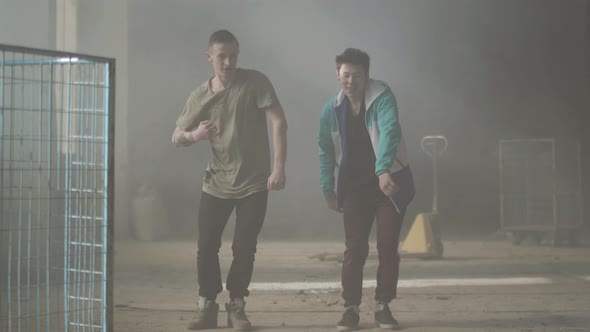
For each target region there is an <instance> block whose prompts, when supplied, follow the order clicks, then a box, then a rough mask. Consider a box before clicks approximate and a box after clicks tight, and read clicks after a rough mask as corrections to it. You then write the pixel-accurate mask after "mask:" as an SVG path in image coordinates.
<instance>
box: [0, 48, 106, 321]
mask: <svg viewBox="0 0 590 332" xmlns="http://www.w3.org/2000/svg"><path fill="white" fill-rule="evenodd" d="M113 82H114V60H111V59H103V58H97V57H88V56H82V55H77V54H66V53H59V52H50V51H43V50H34V49H27V48H20V47H11V46H3V45H0V111H1V112H0V158H1V159H0V161H1V163H0V168H1V172H0V188H1V190H2V191H1V193H0V250H1V255H0V264H1V265H0V330H1V331H9V332H12V331H19V332H20V331H110V330H111V327H112V322H111V317H112V295H111V293H112V291H111V284H112V278H111V276H112V269H111V266H112V261H111V250H110V247H111V240H112V199H113V197H112V196H113V187H112V178H113V169H112V163H113V143H114V140H113V132H114V129H113V121H112V116H113V115H112V112H113V104H114V102H113V99H114V98H113V97H114V95H113V93H112V91H113V89H114V84H113Z"/></svg>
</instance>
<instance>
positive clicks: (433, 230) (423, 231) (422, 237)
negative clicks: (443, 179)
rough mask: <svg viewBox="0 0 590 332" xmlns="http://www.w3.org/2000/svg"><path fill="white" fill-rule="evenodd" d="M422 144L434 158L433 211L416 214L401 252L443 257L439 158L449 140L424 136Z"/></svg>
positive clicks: (403, 254) (405, 254)
mask: <svg viewBox="0 0 590 332" xmlns="http://www.w3.org/2000/svg"><path fill="white" fill-rule="evenodd" d="M420 146H421V148H422V150H423V151H424V152H425V153H426V154H427V155H429V156H430V157H431V158H432V180H433V195H432V211H431V212H425V213H419V214H418V215H417V216H416V218H415V219H414V222H413V223H412V227H411V228H410V231H409V232H408V235H407V236H406V238H405V240H404V241H403V243H402V246H401V249H400V252H399V253H400V255H401V256H402V257H413V258H422V259H441V258H442V256H443V251H444V248H443V243H442V240H441V235H440V216H439V214H438V158H439V157H440V156H442V154H443V153H444V152H445V151H446V149H447V146H448V142H447V139H446V138H445V137H444V136H424V137H423V138H422V141H421V142H420Z"/></svg>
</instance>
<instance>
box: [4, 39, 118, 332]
mask: <svg viewBox="0 0 590 332" xmlns="http://www.w3.org/2000/svg"><path fill="white" fill-rule="evenodd" d="M7 53H12V54H13V55H14V54H17V53H19V56H20V55H21V54H22V55H23V56H22V59H20V60H18V61H14V58H13V61H7V59H6V58H5V54H7ZM25 55H27V56H29V57H27V58H26V59H25ZM41 56H43V57H47V58H46V59H41V58H40V57H41ZM21 60H22V61H21ZM63 65H67V66H68V69H69V71H68V75H69V77H68V78H67V82H68V83H67V89H69V91H68V93H67V95H68V100H67V102H68V103H69V105H68V107H67V110H68V113H67V123H68V124H71V123H70V121H76V120H77V121H78V123H79V125H80V126H82V122H83V121H84V120H86V121H92V122H93V123H94V119H93V120H88V118H85V116H88V117H89V116H90V115H84V114H83V112H81V108H80V109H78V111H79V112H80V113H79V114H82V115H78V116H77V117H76V118H73V116H72V113H73V112H69V110H72V109H73V105H72V97H71V96H72V91H71V89H72V88H73V86H74V85H75V84H71V82H72V81H71V80H72V71H71V69H72V66H74V65H88V66H92V65H94V66H95V68H96V66H97V65H100V66H101V67H103V68H104V72H103V73H102V77H103V78H104V82H105V83H106V82H108V86H105V87H104V88H103V90H104V91H103V92H104V96H102V99H101V100H102V101H103V107H108V109H107V110H105V116H106V117H107V119H106V121H104V123H101V124H102V133H100V134H101V135H102V138H103V141H102V144H101V147H100V149H101V151H102V155H103V158H105V157H106V160H103V161H102V162H104V164H106V167H103V168H102V171H101V172H102V179H103V180H102V181H104V183H103V185H102V189H96V190H98V191H95V192H94V194H95V196H93V197H96V193H98V192H100V190H102V191H103V195H102V198H101V205H102V219H103V220H104V221H103V224H104V225H103V226H102V227H100V229H101V232H102V234H101V239H102V243H101V244H100V245H99V244H96V243H94V244H93V243H92V241H95V238H92V239H91V237H92V236H88V235H87V233H86V232H84V233H83V232H82V231H81V230H80V228H81V227H86V226H77V227H78V228H71V227H69V226H70V225H69V223H70V222H71V220H78V222H79V223H82V222H83V220H93V217H88V216H85V215H84V214H82V213H80V212H81V211H82V206H81V204H86V205H85V206H84V207H85V208H88V206H87V203H88V202H89V201H91V199H86V200H84V203H81V202H80V200H75V195H84V193H86V194H88V193H89V192H90V190H91V189H84V188H82V187H79V188H74V187H73V186H71V184H72V181H77V183H76V184H77V185H81V184H82V183H85V184H88V183H89V181H88V179H85V178H84V176H82V175H80V173H78V174H77V177H76V178H74V176H73V173H71V172H74V168H75V167H78V168H80V169H82V171H85V170H89V171H92V170H94V169H91V167H93V166H95V165H97V164H92V161H91V162H88V161H80V160H72V159H70V158H71V156H72V155H73V154H74V153H76V154H77V155H88V154H92V152H94V153H95V154H96V150H94V151H89V150H88V149H94V148H95V145H90V146H91V148H88V147H87V148H86V149H85V148H84V147H82V146H83V143H75V142H74V140H79V141H80V142H83V141H84V140H90V139H93V138H95V137H94V136H92V137H90V136H85V135H81V136H77V137H76V136H75V135H72V133H70V132H68V133H67V135H66V137H67V140H68V141H67V142H66V143H65V144H73V145H74V146H75V147H74V150H76V151H73V152H69V153H68V154H66V156H65V158H66V160H65V162H64V163H63V165H61V164H59V163H61V162H62V161H61V158H59V157H58V158H57V159H58V160H57V162H58V167H57V169H58V171H57V174H56V175H57V179H56V180H55V179H50V180H49V181H50V182H51V181H55V182H56V183H57V184H58V186H59V183H60V182H62V181H66V182H69V183H68V186H66V188H65V189H68V190H64V195H65V198H64V204H65V206H64V216H63V220H64V233H63V236H64V239H63V241H64V248H63V250H64V265H63V271H62V273H63V276H64V277H63V278H64V280H63V282H64V283H63V285H58V284H55V285H53V288H55V287H58V290H59V289H61V290H63V291H64V296H63V299H64V303H63V306H64V311H63V313H64V316H63V319H64V321H63V324H64V329H65V331H69V330H70V328H71V329H72V330H78V329H80V328H83V329H84V330H85V331H86V330H87V329H90V330H91V331H96V330H97V329H99V330H100V331H102V332H108V331H112V330H113V253H114V251H113V240H114V223H113V218H114V165H115V164H114V163H115V150H114V144H115V93H114V92H115V73H116V68H115V59H112V58H105V57H98V56H92V55H85V54H78V53H71V52H58V51H50V50H43V49H35V48H29V47H21V46H13V45H2V44H0V68H1V69H2V72H1V73H2V74H4V73H5V68H10V67H12V68H15V67H17V66H40V68H41V70H40V71H39V73H40V75H41V81H40V82H41V85H40V86H39V87H35V86H34V84H33V82H31V83H30V85H31V88H35V89H39V91H38V92H39V93H40V94H39V96H40V97H39V98H43V97H42V95H43V88H44V86H43V84H45V83H47V84H49V86H50V92H49V93H47V95H48V99H49V105H50V106H49V112H48V114H49V115H48V116H47V118H46V119H45V120H46V122H45V124H46V125H48V126H49V129H47V131H48V136H47V137H44V136H43V135H41V133H42V129H41V124H43V123H42V120H43V115H41V120H39V122H40V124H39V136H38V137H37V138H36V140H37V141H38V142H39V143H38V146H39V147H41V146H42V145H43V144H44V143H42V140H45V139H46V141H47V144H46V149H47V150H46V151H45V152H47V153H48V155H49V156H51V155H54V154H56V153H57V154H60V153H61V152H60V149H56V147H55V145H59V144H60V142H57V143H56V141H55V139H54V138H53V137H52V132H53V131H54V130H53V129H54V128H55V125H56V121H55V120H56V119H55V118H56V115H54V114H53V113H55V112H54V109H53V102H54V100H53V97H54V93H55V90H54V89H55V88H54V86H53V85H54V80H55V77H54V74H55V73H54V66H63ZM43 66H50V68H51V69H50V73H51V75H50V77H49V79H48V80H47V81H45V78H44V77H43ZM23 68H24V67H23ZM22 71H23V73H24V69H22ZM94 74H95V73H94V72H93V73H92V75H94ZM4 80H5V77H0V161H1V162H2V163H1V164H0V168H2V171H0V189H3V188H5V187H4V186H5V185H6V184H5V183H4V178H5V176H6V174H8V177H9V181H10V182H11V183H10V185H11V188H12V181H13V178H14V175H12V173H11V172H12V171H13V166H12V163H13V162H12V157H13V156H12V154H13V152H14V151H13V146H12V145H10V146H9V147H10V149H9V151H4V145H5V143H4V139H5V136H4V133H3V131H4V128H5V126H6V124H5V123H4V111H5V109H9V110H10V112H12V113H11V116H10V121H11V122H12V123H11V124H10V127H9V128H10V130H11V135H10V137H8V136H6V137H8V140H16V139H17V136H18V135H16V134H15V135H12V131H13V130H14V129H13V128H15V127H14V126H15V123H14V121H15V117H14V116H12V115H14V114H15V113H18V111H19V110H16V111H15V107H13V106H14V105H11V106H9V107H5V106H4V100H5V97H6V96H5V95H4V92H5V91H4V90H5V89H4V85H3V84H4ZM24 82H25V79H24V76H23V79H22V83H20V84H21V85H22V89H23V91H24V85H25V84H26V83H24ZM62 83H63V82H62ZM82 85H84V83H80V84H78V86H77V87H76V88H77V89H78V90H79V91H77V93H78V94H80V95H82V96H83V95H84V93H85V91H84V88H83V87H81V86H82ZM10 91H11V93H12V94H13V96H14V91H13V90H10ZM21 95H22V96H23V97H22V98H23V100H24V92H21ZM13 96H11V97H13ZM91 98H93V100H94V101H96V96H95V95H94V96H92V97H91ZM9 100H10V101H11V102H14V101H13V99H9ZM40 104H42V102H40ZM94 107H96V105H94ZM42 113H43V112H42V110H41V107H40V114H42ZM24 118H25V117H24V116H22V115H21V116H20V119H21V122H22V121H23V119H24ZM45 124H44V125H45ZM21 125H23V126H24V125H25V124H24V123H21ZM29 127H30V128H33V127H34V124H33V120H32V116H31V124H30V125H29ZM94 127H96V125H94ZM94 127H93V128H94ZM69 128H70V126H67V129H66V130H68V131H69ZM78 128H81V127H78ZM20 140H21V141H20V144H21V146H22V141H23V138H22V136H21V138H20ZM72 142H74V143H72ZM30 145H31V151H33V150H34V149H33V143H32V141H31V143H30ZM5 153H8V154H10V160H11V161H10V162H9V163H10V166H9V167H10V169H8V172H7V173H6V174H4V172H5V169H4V156H5ZM20 153H21V154H23V153H24V152H23V149H21V150H20ZM30 153H31V155H32V154H33V153H32V152H30ZM39 156H41V150H39ZM21 157H22V156H21ZM32 158H33V157H32V156H31V158H30V165H28V166H29V167H30V171H31V174H33V166H34V165H33V159H32ZM48 159H49V160H47V165H46V167H47V169H48V170H49V171H48V174H49V175H48V177H51V172H52V170H51V169H52V160H51V157H49V158H48ZM22 160H25V159H24V158H21V162H22ZM38 162H39V163H41V158H40V159H39V160H38ZM95 162H96V160H95ZM39 167H41V166H39ZM61 170H63V171H64V172H65V177H63V178H62V179H60V176H61V175H60V172H61ZM16 172H19V170H16ZM25 172H28V170H24V171H23V168H21V169H20V174H18V177H19V183H18V185H19V186H20V188H21V189H20V192H21V193H22V192H23V189H22V188H23V185H24V183H25V182H26V181H25V180H26V179H25V180H24V179H23V178H25V177H26V174H24V173H25ZM38 181H41V176H39V177H38ZM102 181H101V182H102ZM29 189H30V188H29ZM70 189H71V190H70ZM11 190H12V189H11ZM31 190H32V189H31ZM38 190H39V194H40V193H41V189H40V187H39V189H38ZM76 190H78V192H77V193H76V192H75V191H76ZM82 192H84V193H82ZM46 195H47V196H46V197H45V198H44V199H46V200H47V202H46V207H43V209H46V210H47V211H46V212H47V215H48V216H49V217H48V218H47V220H46V224H45V227H46V229H47V232H50V230H51V229H52V227H54V226H53V225H52V224H51V216H50V215H51V213H52V212H51V211H52V209H53V208H54V206H52V204H55V203H54V202H53V201H52V199H53V198H54V197H52V196H51V195H52V193H51V191H49V192H47V194H46ZM88 195H92V194H88ZM28 196H29V197H28V198H29V199H28V200H27V199H26V198H23V197H20V198H17V199H19V202H18V204H19V206H18V216H17V217H18V218H21V217H22V216H23V211H26V210H23V209H24V208H28V211H29V214H28V221H27V222H28V223H27V226H25V227H20V224H21V221H22V220H21V219H19V220H18V222H19V227H18V229H17V230H16V232H17V233H16V234H17V237H18V252H17V257H18V261H17V262H16V266H17V271H16V277H17V278H18V284H17V285H18V287H17V288H16V292H17V294H16V298H17V300H18V307H17V309H16V317H12V316H11V313H12V311H11V310H10V308H9V310H8V311H7V312H8V314H7V316H6V317H3V314H4V312H5V311H4V310H3V308H2V301H4V299H3V297H4V294H3V293H2V292H0V330H2V331H4V330H3V328H4V327H7V328H8V330H7V332H12V331H19V332H20V331H21V330H22V329H21V320H25V319H26V320H28V322H29V323H28V324H29V330H32V328H31V325H30V320H31V319H35V318H36V319H37V321H36V331H41V320H44V321H45V325H46V331H50V330H52V325H51V323H50V317H49V316H50V315H49V314H48V313H49V307H50V305H51V304H50V296H49V294H50V293H51V292H52V291H54V289H52V288H51V287H50V286H51V285H50V281H54V280H50V273H49V270H47V271H48V272H47V273H46V276H45V280H44V282H45V286H46V287H47V289H46V290H44V291H45V292H47V293H46V298H45V301H46V303H44V304H43V305H44V306H46V307H47V314H44V313H43V312H42V310H40V307H41V304H40V296H39V294H40V284H41V276H40V272H39V270H40V268H39V267H36V268H37V270H36V272H37V277H36V279H35V277H33V279H35V280H37V285H36V286H37V289H36V290H37V298H36V299H37V307H36V309H35V311H36V313H37V316H33V314H31V312H34V311H33V310H32V305H31V303H29V304H28V309H29V310H28V312H29V316H26V317H25V316H23V313H21V298H22V297H23V294H21V288H23V289H24V291H25V292H26V294H27V298H29V299H31V277H32V276H31V274H32V273H31V271H32V269H34V268H35V266H33V267H32V266H31V262H32V259H31V250H32V249H31V243H32V241H33V239H32V238H31V231H32V230H34V228H33V225H32V214H33V213H32V212H31V211H33V208H34V207H33V206H32V200H31V192H29V193H28ZM5 197H8V199H10V200H12V199H13V198H12V197H11V196H6V195H5V194H4V195H2V196H1V197H0V198H1V199H0V231H7V233H6V234H7V237H8V238H9V243H8V252H7V253H6V254H7V256H8V269H7V270H8V273H7V280H6V281H7V285H8V287H7V293H6V294H7V295H8V296H7V303H8V305H9V306H11V305H12V304H11V302H10V301H11V286H12V285H13V283H16V281H13V280H12V274H13V271H11V267H12V266H13V262H12V261H11V260H12V255H13V252H12V250H13V245H14V244H15V243H12V240H13V232H14V231H15V230H14V229H13V225H12V222H13V220H14V218H15V215H14V214H13V209H12V208H11V209H10V215H9V217H8V221H5V222H2V219H3V217H4V215H5V214H4V210H3V207H4V198H5ZM72 197H74V198H72ZM56 199H58V198H56ZM92 201H93V202H94V201H96V198H95V199H94V200H92ZM25 202H27V203H28V206H27V207H24V206H23V204H24V203H25ZM70 202H75V204H70ZM37 203H38V204H39V208H38V211H40V209H41V207H42V204H45V203H41V199H39V200H38V202H37ZM10 204H11V207H12V205H13V204H14V203H13V202H11V203H10ZM4 224H8V225H10V228H9V229H7V230H5V229H3V228H2V226H3V225H4ZM40 224H41V216H40V215H39V225H40ZM90 227H91V228H92V227H96V225H95V224H91V226H90ZM70 228H71V229H70ZM27 230H28V233H27V234H25V235H26V239H25V240H26V243H25V244H24V245H23V244H22V243H21V242H23V241H22V240H23V237H22V236H23V234H22V233H23V232H26V231H27ZM6 234H5V235H6ZM2 236H3V234H2V232H0V242H1V240H2V238H1V237H2ZM39 236H40V235H39V231H38V230H37V240H38V239H39ZM76 236H78V238H76ZM49 237H50V236H49V233H48V235H47V238H46V241H45V245H46V248H47V249H48V248H49V245H50V238H49ZM80 239H86V240H87V241H80ZM37 243H38V246H37V247H36V250H37V259H39V262H40V260H41V257H42V256H43V255H41V253H40V246H41V244H40V243H41V242H40V241H37ZM25 246H26V249H24V251H26V252H27V253H28V256H29V259H28V260H27V261H26V263H27V266H26V268H25V267H24V266H23V265H21V262H24V259H22V256H21V254H22V252H21V248H23V247H25ZM93 246H94V247H102V252H100V255H101V262H100V265H101V270H102V280H101V281H102V282H101V285H100V287H101V298H100V299H95V298H94V297H93V296H92V294H90V292H91V291H88V292H89V294H87V295H88V296H81V295H80V293H79V292H77V293H76V292H74V293H75V294H74V295H75V296H72V295H70V286H72V285H73V286H72V287H78V288H77V290H78V291H79V290H80V287H79V284H80V283H84V282H91V281H92V280H94V279H93V278H94V273H96V272H95V271H85V270H80V269H79V268H78V269H75V267H76V264H77V267H80V266H83V265H86V263H88V262H86V257H88V256H89V254H88V251H87V250H86V249H84V248H86V247H93ZM1 250H4V247H0V251H1ZM92 253H93V254H92V255H94V251H92ZM4 254H5V253H3V252H2V255H1V256H0V257H2V256H4ZM44 258H45V259H46V263H47V264H49V259H50V253H49V250H47V252H45V253H44ZM93 262H94V261H93ZM72 267H74V268H72ZM45 268H46V269H49V267H48V266H47V267H45ZM3 270H4V268H3V267H2V268H0V277H3V273H4V272H2V271H3ZM21 270H22V271H24V272H23V273H24V274H26V275H27V281H28V283H27V286H26V287H25V286H23V287H21V283H20V281H21V278H22V277H23V276H22V275H21ZM72 271H74V272H75V273H74V274H73V277H72V279H73V280H70V272H72ZM72 282H75V283H76V284H73V283H72ZM0 283H4V281H3V280H0ZM0 286H1V285H0ZM60 287H61V288H60ZM50 288H51V289H50ZM1 290H2V287H0V291H1ZM76 299H77V300H81V301H97V300H100V302H101V303H102V306H101V307H100V313H101V317H100V320H101V324H100V325H94V322H93V320H94V317H92V315H91V314H89V315H87V316H88V317H86V316H84V313H82V314H80V313H79V312H76V313H72V315H78V316H77V317H76V318H77V319H82V322H80V321H76V322H75V323H70V320H71V318H72V317H71V316H70V310H71V309H70V308H68V304H69V301H72V300H76ZM29 302H32V300H30V301H29ZM89 303H90V302H89ZM91 303H94V302H91ZM82 306H83V304H82ZM90 307H92V306H90ZM80 311H81V310H80ZM88 311H89V312H91V310H90V309H88ZM5 319H6V321H5V322H6V324H7V325H4V324H5V322H3V321H4V320H5ZM13 319H14V320H15V324H12V323H11V322H12V321H13Z"/></svg>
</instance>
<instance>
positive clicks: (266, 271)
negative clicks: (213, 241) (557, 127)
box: [115, 238, 590, 332]
mask: <svg viewBox="0 0 590 332" xmlns="http://www.w3.org/2000/svg"><path fill="white" fill-rule="evenodd" d="M195 251H196V243H195V242H190V241H182V242H181V241H174V242H172V241H170V242H136V241H129V242H118V243H116V253H115V282H116V284H115V305H116V307H115V331H118V332H124V331H125V332H135V331H142V332H148V331H154V332H171V331H184V330H186V325H187V324H188V321H189V320H190V319H191V318H192V316H193V311H194V308H195V305H194V302H195V299H196V292H197V284H196V275H195V273H196V264H195V261H194V258H195V256H196V254H195ZM342 251H343V244H342V243H340V242H264V241H262V242H261V243H260V244H259V249H258V255H257V259H256V269H255V273H254V276H253V284H252V288H253V289H252V291H251V296H250V297H248V298H247V302H248V304H247V307H246V309H247V312H248V314H249V317H250V319H251V321H252V323H253V324H254V325H255V327H256V329H257V330H261V331H335V330H336V328H335V324H336V322H337V321H338V319H339V318H340V314H341V310H342V306H341V304H342V302H341V299H340V290H339V288H327V289H325V288H322V287H320V288H317V289H314V287H313V285H316V286H317V285H332V287H334V285H336V286H335V287H338V283H339V279H340V262H339V261H340V257H341V253H342ZM220 257H221V263H222V271H223V273H224V276H225V273H226V272H227V269H228V266H229V263H230V259H231V253H230V244H229V243H224V245H223V247H222V251H221V253H220ZM376 266H377V257H376V252H375V245H374V243H373V244H372V246H371V253H370V255H369V258H368V260H367V264H366V266H365V280H367V284H369V283H370V282H374V276H375V270H376ZM327 282H332V283H331V284H328V283H327ZM277 283H278V284H277ZM294 283H297V284H294ZM309 285H312V286H311V287H309ZM273 287H275V288H276V287H282V288H284V289H283V290H266V289H269V288H273ZM373 291H374V288H372V287H367V288H366V289H365V291H364V300H365V301H364V303H363V305H362V306H361V329H362V330H365V331H378V330H379V329H377V328H375V327H374V325H373V320H372V306H373V304H372V301H371V299H372V296H373ZM398 294H399V295H398V299H396V300H395V301H394V302H393V303H392V306H391V307H392V311H393V312H394V315H395V316H396V318H397V319H398V320H399V322H400V324H402V326H403V327H404V330H406V331H571V332H573V331H590V248H588V247H582V248H554V247H551V246H545V245H542V246H537V245H531V244H524V245H521V246H514V245H512V244H510V242H508V241H506V240H493V239H489V238H488V239H486V240H463V241H449V242H445V257H444V259H442V260H432V261H428V260H417V259H402V265H401V276H400V287H399V292H398ZM226 300H227V292H224V293H222V294H220V296H219V298H218V302H220V303H223V302H225V301H226ZM221 307H223V306H221ZM225 319H226V314H225V312H220V316H219V325H220V327H219V328H218V329H217V330H218V331H231V329H227V328H225V326H226V325H225Z"/></svg>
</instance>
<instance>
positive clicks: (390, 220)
mask: <svg viewBox="0 0 590 332" xmlns="http://www.w3.org/2000/svg"><path fill="white" fill-rule="evenodd" d="M342 214H343V217H344V233H345V238H346V239H345V245H346V250H345V251H344V261H343V263H342V289H343V292H342V298H343V299H344V305H345V306H350V305H353V304H356V305H358V304H360V303H361V297H362V288H363V268H364V266H365V261H366V259H367V256H368V254H369V235H370V233H371V227H372V225H373V220H375V219H376V220H377V252H378V257H379V267H378V269H377V288H376V289H375V300H377V301H382V302H385V303H389V302H390V301H391V300H392V299H394V298H395V296H396V293H397V281H398V277H399V263H400V258H399V254H398V246H399V235H400V230H401V226H402V221H403V217H404V216H403V215H401V214H399V213H398V212H397V211H396V209H395V207H394V205H393V203H392V202H391V200H390V199H389V198H388V197H386V196H385V195H384V194H383V193H382V192H381V191H380V190H379V188H378V187H374V186H371V187H369V188H366V189H361V190H356V191H349V192H348V193H347V194H345V196H344V200H343V203H342Z"/></svg>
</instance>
